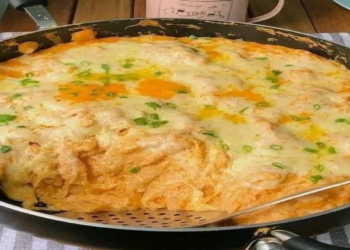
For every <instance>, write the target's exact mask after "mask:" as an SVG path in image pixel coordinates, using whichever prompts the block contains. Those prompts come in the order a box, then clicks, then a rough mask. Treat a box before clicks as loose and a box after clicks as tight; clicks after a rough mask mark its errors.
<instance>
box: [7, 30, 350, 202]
mask: <svg viewBox="0 0 350 250" xmlns="http://www.w3.org/2000/svg"><path fill="white" fill-rule="evenodd" d="M14 60H16V61H15V62H12V64H16V65H17V66H16V67H12V66H11V63H10V64H9V63H2V64H0V104H1V106H0V125H1V126H0V147H2V149H3V151H4V152H3V153H0V166H1V167H2V168H3V172H5V173H7V174H5V175H4V177H3V178H6V177H7V176H9V175H10V173H11V172H13V171H14V170H13V169H15V170H16V169H17V170H18V169H21V168H25V166H32V165H33V164H37V162H41V161H43V159H45V155H39V154H38V155H36V154H35V152H34V153H33V150H34V151H35V149H33V143H35V144H38V145H40V147H41V148H45V150H46V151H45V152H51V155H50V154H48V155H47V158H46V159H45V160H46V161H50V159H51V160H53V161H54V159H58V158H59V157H65V158H64V159H66V160H67V161H68V162H70V164H71V165H72V166H73V165H74V166H77V167H76V169H78V168H79V166H80V165H79V164H80V163H79V162H80V161H78V160H77V158H76V156H74V154H73V153H72V154H70V153H69V152H68V151H69V150H71V151H72V152H75V150H77V148H79V147H86V148H87V149H86V151H89V146H88V145H90V144H89V143H86V144H84V143H82V142H83V141H84V140H87V138H89V137H95V138H96V142H95V143H97V145H99V148H102V149H104V148H108V147H114V146H118V145H119V146H120V145H124V144H125V143H126V144H127V142H128V138H143V137H144V138H148V137H150V136H153V137H152V138H154V139H153V140H151V141H149V140H147V139H145V140H144V141H143V140H139V139H138V140H137V141H136V142H135V141H132V142H131V143H135V145H138V146H140V147H141V148H146V149H147V150H148V151H147V152H149V154H156V153H159V154H166V155H170V156H171V157H172V159H174V160H176V161H179V162H180V161H184V162H183V164H188V168H190V166H194V165H196V163H194V162H192V161H191V159H190V158H188V159H183V155H180V154H179V153H178V152H182V151H183V150H184V148H186V145H185V144H181V143H179V142H176V137H177V135H181V136H183V135H186V136H188V137H189V138H191V137H192V138H197V139H198V140H200V141H203V142H205V143H206V144H207V145H208V147H209V148H213V149H215V150H219V151H223V152H224V154H226V155H227V157H228V162H227V164H226V167H225V169H224V171H223V172H221V175H220V177H218V179H217V181H218V182H222V183H226V182H228V181H230V180H236V181H238V182H241V185H242V186H249V187H252V188H255V189H265V188H272V187H277V186H278V185H279V183H280V181H282V180H283V177H282V176H287V175H288V174H294V175H297V176H301V177H302V178H306V179H307V181H308V182H310V183H311V182H314V181H315V176H317V177H316V178H318V180H317V181H319V180H321V179H326V178H328V177H329V176H350V168H349V164H350V153H349V149H350V144H349V143H348V141H349V140H348V139H349V137H350V116H349V110H350V104H349V98H350V88H349V86H348V84H349V82H350V73H349V71H348V70H347V69H346V68H345V67H344V66H342V65H340V64H337V63H335V62H332V61H329V60H326V59H323V58H320V57H318V56H316V55H313V54H311V53H309V52H306V51H300V50H291V49H287V48H283V47H278V46H268V45H258V44H255V43H248V42H243V41H230V40H226V39H219V38H217V39H208V38H198V39H189V38H182V39H161V38H159V37H154V36H144V37H142V38H123V39H118V40H116V41H114V42H110V41H109V42H107V41H106V42H104V41H103V39H102V40H100V41H96V42H92V43H87V44H84V45H78V44H77V45H75V46H71V47H68V48H64V47H63V48H62V49H60V50H53V51H50V49H49V50H47V51H46V52H39V53H34V54H32V55H25V56H22V57H19V58H17V59H14ZM12 61H13V60H12ZM142 84H143V87H142V86H141V85H142ZM159 86H160V89H159V90H157V88H158V87H159ZM162 86H163V87H162ZM147 103H148V104H147ZM149 103H151V104H149ZM9 115H10V116H13V119H10V120H7V119H8V116H9ZM6 117H7V118H6ZM152 117H153V118H152ZM1 119H2V120H1ZM152 124H153V125H152ZM152 126H153V127H152ZM67 142H71V143H79V145H80V146H79V147H77V146H72V145H73V144H72V145H71V144H69V145H70V146H69V145H68V146H67V145H66V144H65V143H67ZM63 144H64V145H63ZM28 145H31V147H29V146H28ZM84 145H85V146H84ZM5 146H7V147H9V148H10V150H9V151H7V152H5V151H6V150H5V149H6V148H5ZM129 146H130V147H131V145H129ZM129 146H128V147H129ZM70 147H71V148H70ZM74 147H75V148H74ZM67 150H68V151H67ZM125 150H127V149H125ZM97 151H98V150H97ZM213 152H215V151H210V152H209V151H208V154H212V156H209V158H210V157H211V158H213V159H212V160H208V161H215V154H214V153H213ZM159 157H160V156H159ZM189 157H190V156H189ZM106 162H108V161H107V160H106ZM96 164H97V163H96ZM99 164H102V163H99ZM106 164H107V163H106ZM208 164H209V163H208ZM101 166H102V165H101ZM208 166H209V165H208ZM319 166H322V167H319ZM209 169H210V167H208V169H207V170H206V171H210V170H209ZM28 171H30V170H28ZM94 171H98V170H94ZM106 171H107V170H106ZM108 171H112V170H108ZM113 171H116V170H113ZM118 171H119V170H118ZM188 171H189V172H188V173H189V175H191V176H195V175H196V173H197V174H198V172H196V171H195V170H194V168H193V169H192V170H190V169H188ZM191 171H192V172H191ZM193 171H195V172H193ZM26 173H27V172H26ZM45 173H46V172H45ZM257 173H270V174H272V175H273V174H278V176H280V179H276V180H266V179H264V175H263V174H261V175H256V174H257ZM13 174H15V173H13ZM42 175H45V174H44V173H42ZM21 176H22V178H23V179H22V182H23V183H26V182H27V180H26V178H29V177H28V176H27V177H26V176H25V175H24V176H25V177H23V175H21ZM174 178H175V177H174ZM193 178H195V177H193ZM242 180H244V181H242ZM259 180H260V182H259V184H258V185H257V184H256V183H257V181H259ZM72 182H74V181H73V180H72ZM17 185H18V184H17ZM198 185H199V184H198ZM201 185H202V184H201ZM203 185H204V184H203ZM215 188H216V192H220V190H222V188H223V185H219V184H218V185H217V186H216V187H215ZM146 196H147V195H145V197H146ZM199 196H200V195H199ZM196 199H198V197H197V198H196Z"/></svg>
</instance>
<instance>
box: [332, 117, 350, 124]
mask: <svg viewBox="0 0 350 250" xmlns="http://www.w3.org/2000/svg"><path fill="white" fill-rule="evenodd" d="M335 122H336V123H347V124H350V121H349V120H347V119H345V118H339V119H337V120H335Z"/></svg>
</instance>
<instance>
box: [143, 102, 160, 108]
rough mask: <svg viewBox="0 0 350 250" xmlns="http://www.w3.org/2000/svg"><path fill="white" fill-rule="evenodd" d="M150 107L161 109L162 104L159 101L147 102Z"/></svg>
mask: <svg viewBox="0 0 350 250" xmlns="http://www.w3.org/2000/svg"><path fill="white" fill-rule="evenodd" d="M145 104H146V105H147V106H148V107H150V108H152V109H154V110H156V109H160V108H161V107H162V106H160V105H159V104H158V103H156V102H146V103H145Z"/></svg>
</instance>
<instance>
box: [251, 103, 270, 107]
mask: <svg viewBox="0 0 350 250" xmlns="http://www.w3.org/2000/svg"><path fill="white" fill-rule="evenodd" d="M255 105H256V106H258V107H262V108H267V107H270V106H271V105H270V104H269V103H267V102H258V103H256V104H255Z"/></svg>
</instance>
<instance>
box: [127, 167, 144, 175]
mask: <svg viewBox="0 0 350 250" xmlns="http://www.w3.org/2000/svg"><path fill="white" fill-rule="evenodd" d="M140 170H141V168H139V167H134V168H130V169H129V172H130V173H132V174H136V173H138V172H140Z"/></svg>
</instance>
